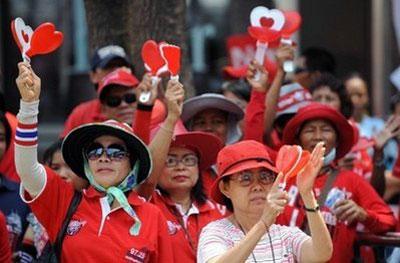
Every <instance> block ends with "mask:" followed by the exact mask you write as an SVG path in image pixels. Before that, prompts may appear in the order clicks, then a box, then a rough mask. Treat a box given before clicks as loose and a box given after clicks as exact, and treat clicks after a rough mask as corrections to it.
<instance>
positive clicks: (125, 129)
mask: <svg viewBox="0 0 400 263" xmlns="http://www.w3.org/2000/svg"><path fill="white" fill-rule="evenodd" d="M18 68H19V76H18V78H17V80H16V82H17V86H18V89H19V91H20V94H21V107H20V111H19V113H18V116H17V117H18V121H19V123H18V126H17V132H16V137H15V162H16V167H17V170H18V174H19V175H20V177H21V181H22V185H21V198H22V199H23V200H24V201H25V202H26V203H28V204H29V205H30V207H31V209H32V211H33V212H34V214H35V216H36V217H37V218H38V219H39V221H40V223H41V224H42V225H43V226H44V227H45V228H46V230H47V232H48V235H49V237H50V240H51V242H55V244H56V245H55V248H54V257H53V258H52V259H54V260H56V261H62V262H64V261H65V262H99V261H102V262H126V261H127V260H128V261H129V260H131V261H136V262H172V249H171V242H170V237H169V236H168V232H167V225H166V221H165V218H164V216H163V215H162V213H161V211H160V210H159V209H158V208H157V207H155V206H154V205H152V204H150V203H147V202H146V201H145V200H144V199H143V198H141V197H140V196H139V195H138V193H137V191H135V190H134V188H135V187H136V186H138V185H140V184H141V183H143V182H144V181H145V180H146V179H147V178H148V176H149V174H150V172H151V168H152V160H151V158H150V152H149V150H148V149H147V147H146V145H145V144H144V143H143V142H142V141H141V140H140V139H139V138H138V137H136V136H135V135H134V134H133V131H132V129H131V127H129V126H128V125H126V124H123V123H120V122H117V121H114V120H110V121H106V122H102V123H90V124H86V125H82V126H80V127H78V128H76V129H74V130H73V131H71V132H70V133H69V134H68V135H67V137H66V138H65V139H64V141H63V144H62V154H63V157H64V160H65V162H66V163H67V164H68V165H69V167H70V168H71V169H72V170H73V172H74V173H76V174H77V175H78V176H80V177H82V178H85V179H86V180H88V181H89V184H90V185H89V187H88V188H87V189H85V190H84V191H83V193H82V194H79V193H77V192H74V189H73V186H72V185H71V184H69V183H67V182H65V181H64V180H63V179H61V178H60V176H57V174H55V172H54V171H53V170H52V169H50V168H48V167H44V166H43V165H41V164H39V163H38V161H37V115H38V106H39V96H40V79H39V78H38V77H37V76H36V74H35V73H34V72H33V70H32V68H31V67H30V65H29V64H27V63H24V62H21V63H19V64H18ZM60 237H61V238H63V241H59V239H60ZM61 242H62V244H61Z"/></svg>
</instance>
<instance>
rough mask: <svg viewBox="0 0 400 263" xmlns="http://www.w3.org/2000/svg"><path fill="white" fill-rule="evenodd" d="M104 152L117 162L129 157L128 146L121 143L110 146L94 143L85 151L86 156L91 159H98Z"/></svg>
mask: <svg viewBox="0 0 400 263" xmlns="http://www.w3.org/2000/svg"><path fill="white" fill-rule="evenodd" d="M104 153H105V154H106V156H107V158H108V159H110V160H111V161H117V162H118V161H122V160H123V159H125V158H127V157H129V153H128V151H127V150H126V148H125V147H124V146H122V145H119V144H111V145H109V146H108V147H104V146H103V145H101V144H100V143H94V144H92V145H91V146H89V147H88V148H87V150H86V151H85V154H86V157H87V159H88V160H90V161H96V160H98V159H99V158H100V157H101V156H103V154H104Z"/></svg>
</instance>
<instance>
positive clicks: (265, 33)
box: [247, 26, 280, 43]
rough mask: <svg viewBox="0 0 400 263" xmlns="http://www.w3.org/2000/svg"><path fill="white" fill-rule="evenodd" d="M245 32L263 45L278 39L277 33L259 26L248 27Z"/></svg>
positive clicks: (278, 34)
mask: <svg viewBox="0 0 400 263" xmlns="http://www.w3.org/2000/svg"><path fill="white" fill-rule="evenodd" d="M247 32H249V34H250V36H252V37H253V38H255V39H257V40H258V41H261V42H264V43H269V42H272V41H275V40H277V39H278V38H279V37H280V32H279V31H276V30H273V29H270V28H267V27H261V26H249V27H248V28H247Z"/></svg>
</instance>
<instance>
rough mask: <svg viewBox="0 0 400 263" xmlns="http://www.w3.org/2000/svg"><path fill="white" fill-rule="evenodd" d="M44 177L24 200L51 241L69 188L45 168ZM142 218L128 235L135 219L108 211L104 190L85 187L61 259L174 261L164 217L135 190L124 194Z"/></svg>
mask: <svg viewBox="0 0 400 263" xmlns="http://www.w3.org/2000/svg"><path fill="white" fill-rule="evenodd" d="M46 173H47V181H46V184H45V186H44V189H43V190H42V192H41V193H40V194H39V195H38V196H37V197H35V198H34V199H31V198H30V197H29V194H28V193H27V192H26V191H24V192H22V191H21V196H23V199H24V200H25V201H26V202H27V203H29V205H30V207H31V209H32V211H33V212H34V214H35V215H36V217H37V218H38V219H39V221H40V223H41V224H42V225H43V226H44V227H45V228H46V230H47V232H48V234H49V237H50V240H51V241H53V242H54V240H55V238H56V236H57V233H58V231H59V230H60V228H61V225H62V222H63V220H64V218H65V216H66V213H67V210H68V207H69V205H70V202H71V200H72V197H73V194H74V189H73V187H72V185H71V184H69V183H67V182H65V181H64V180H62V179H61V178H60V176H58V175H57V174H56V173H55V172H54V171H53V170H51V169H50V168H47V167H46ZM128 202H129V204H130V205H131V206H132V207H133V208H134V209H135V211H136V213H137V215H138V217H139V218H140V220H141V222H142V226H141V229H140V233H139V235H138V236H132V235H130V234H129V229H130V227H131V226H132V225H133V223H134V219H132V218H131V217H130V216H129V215H128V214H127V213H126V212H125V211H124V210H123V209H122V208H117V209H113V210H111V211H110V206H109V204H108V202H107V198H106V197H104V194H102V193H100V192H98V191H96V190H95V189H94V188H93V187H89V188H88V189H87V190H84V192H83V197H82V201H81V203H80V204H79V206H78V208H77V210H76V212H75V213H74V215H73V216H72V219H71V221H70V223H69V225H68V228H67V234H66V236H65V239H64V242H63V246H62V253H61V261H62V262H173V261H172V248H171V239H170V237H169V235H168V230H167V224H166V220H165V217H164V216H163V215H162V213H161V211H160V210H159V209H158V208H157V207H156V206H154V205H152V204H150V203H148V202H146V201H145V200H144V199H143V198H141V197H139V196H138V194H137V193H136V192H135V191H131V192H130V194H129V196H128Z"/></svg>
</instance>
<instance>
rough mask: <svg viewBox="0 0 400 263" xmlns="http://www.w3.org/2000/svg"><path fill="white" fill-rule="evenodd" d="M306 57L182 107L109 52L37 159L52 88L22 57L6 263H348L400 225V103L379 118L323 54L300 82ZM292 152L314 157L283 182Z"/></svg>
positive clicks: (8, 131)
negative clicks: (45, 95) (359, 244)
mask: <svg viewBox="0 0 400 263" xmlns="http://www.w3.org/2000/svg"><path fill="white" fill-rule="evenodd" d="M294 49H295V47H293V46H290V45H281V46H279V47H278V48H277V49H276V51H275V57H276V66H277V70H276V72H268V70H267V69H266V68H265V67H264V66H263V65H260V64H258V63H257V62H256V61H252V62H251V63H250V64H249V65H248V69H247V72H246V74H245V75H243V76H239V77H238V76H230V77H229V76H226V77H227V79H226V82H225V83H224V85H223V86H222V87H221V94H216V93H206V94H202V95H199V96H195V97H192V98H188V99H185V87H184V86H183V85H182V83H180V82H179V81H178V80H175V79H169V80H167V81H166V82H161V83H159V84H157V85H154V83H153V82H152V80H151V75H150V74H149V73H145V74H144V76H142V78H141V80H140V77H139V76H135V75H134V73H133V70H132V66H131V63H130V61H129V58H128V56H127V55H126V53H125V50H124V49H123V48H122V47H120V46H116V45H108V46H104V47H101V48H99V49H97V50H96V52H95V54H94V55H93V57H92V60H91V71H90V80H91V82H92V83H93V86H94V88H95V89H96V92H97V98H94V99H93V100H91V101H88V102H84V103H82V104H80V105H78V106H76V107H75V108H74V109H73V111H72V112H71V113H70V115H69V116H68V118H67V120H66V121H65V126H64V129H63V131H62V133H61V134H60V139H59V140H57V141H56V142H54V144H53V145H51V146H50V147H49V148H48V149H47V150H46V151H45V153H44V155H43V158H42V160H41V161H39V160H38V158H39V157H38V143H39V142H38V126H39V124H38V115H39V101H40V93H41V78H40V77H39V76H37V75H36V74H35V71H34V69H33V68H32V67H31V65H30V64H29V63H27V62H20V63H19V64H18V69H19V74H18V76H16V84H17V87H18V89H19V93H20V108H19V112H18V114H17V116H14V115H13V114H11V113H9V112H6V111H5V110H4V105H2V106H3V109H2V112H1V113H0V262H35V261H36V260H39V262H57V261H61V262H204V263H213V262H232V263H233V262H351V261H352V260H354V258H355V255H354V246H355V241H356V238H357V232H369V233H375V234H383V233H386V232H394V231H396V230H398V229H400V228H399V227H398V226H400V225H399V224H398V220H397V219H396V218H398V216H397V214H396V213H398V212H396V211H393V210H392V209H391V207H390V206H389V204H393V203H395V202H398V201H396V200H398V199H396V196H397V195H398V194H399V193H400V157H399V154H398V151H399V147H398V142H399V141H400V95H398V94H397V95H395V96H393V98H392V100H391V110H392V113H391V116H390V118H388V119H387V120H386V121H384V120H382V119H380V118H377V117H373V116H370V115H369V113H368V106H369V96H368V86H367V82H366V80H365V79H364V78H363V77H362V76H361V75H360V74H358V73H350V74H349V75H348V77H346V78H345V79H343V80H341V79H339V78H337V77H336V76H335V68H336V65H335V59H334V57H333V56H332V55H331V54H330V53H329V52H328V51H327V50H325V49H321V48H308V49H306V50H304V52H302V53H301V59H299V60H298V61H299V62H302V63H301V64H300V63H297V64H296V65H297V66H296V70H295V72H294V74H293V77H292V78H288V76H287V74H286V73H285V71H284V69H283V64H284V62H285V61H287V60H296V61H297V58H295V57H294V51H295V50H294ZM43 79H44V78H43ZM163 85H165V87H164V86H163ZM88 88H91V87H88ZM144 92H150V94H151V96H150V99H149V100H148V101H146V102H140V101H139V100H138V98H139V97H140V95H141V94H142V93H144ZM283 145H299V146H301V147H302V149H303V150H306V151H308V152H309V153H310V159H309V160H308V162H307V163H306V164H305V166H304V168H303V169H301V170H300V171H299V172H298V174H296V175H295V176H294V177H291V178H289V179H287V182H286V181H285V183H284V184H282V183H283V180H284V177H285V175H284V174H283V173H282V171H280V170H279V169H278V168H277V166H276V163H275V161H276V158H277V154H278V151H279V150H280V149H281V147H282V146H283ZM285 180H286V179H285ZM398 253H399V252H398V251H397V250H396V249H394V250H393V253H392V254H391V255H389V256H390V257H389V256H388V260H391V262H398V261H399V260H400V258H399V257H396V255H398ZM374 256H375V255H374V251H373V250H372V249H371V248H368V247H363V248H362V249H361V256H360V257H361V258H362V259H363V260H365V261H367V262H373V259H374ZM40 260H41V261H40Z"/></svg>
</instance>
